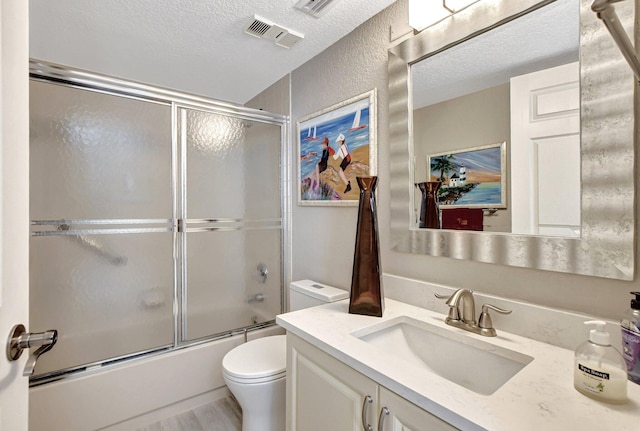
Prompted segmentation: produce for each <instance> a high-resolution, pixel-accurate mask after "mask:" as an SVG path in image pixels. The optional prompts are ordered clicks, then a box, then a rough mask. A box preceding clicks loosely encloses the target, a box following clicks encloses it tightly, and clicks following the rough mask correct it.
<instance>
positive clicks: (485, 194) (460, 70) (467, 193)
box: [410, 0, 581, 237]
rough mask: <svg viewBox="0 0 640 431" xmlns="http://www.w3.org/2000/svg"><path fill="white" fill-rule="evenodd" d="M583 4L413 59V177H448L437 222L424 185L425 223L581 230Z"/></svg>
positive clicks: (538, 13)
mask: <svg viewBox="0 0 640 431" xmlns="http://www.w3.org/2000/svg"><path fill="white" fill-rule="evenodd" d="M578 6H579V5H578V1H577V0H574V1H557V2H554V3H551V4H549V5H547V6H545V7H542V8H540V9H537V10H535V11H532V12H530V13H528V14H526V15H524V16H522V17H520V18H518V19H515V20H512V21H509V22H507V23H505V24H503V25H500V26H499V27H496V28H494V29H492V30H490V31H487V32H486V33H483V34H480V35H478V36H476V37H473V38H471V39H469V40H467V41H465V42H463V43H461V44H459V45H456V46H454V47H452V48H450V49H447V50H445V51H442V52H440V53H438V54H436V55H434V56H432V57H428V58H427V59H424V60H422V61H418V62H416V63H413V64H412V65H411V75H410V76H411V86H412V98H413V135H414V139H413V142H414V179H415V182H416V183H417V184H420V183H422V182H433V181H439V182H440V183H441V185H440V187H439V189H438V194H437V195H438V196H437V197H438V201H439V214H438V215H439V220H436V223H431V224H429V225H427V224H426V223H425V220H424V211H421V206H422V203H423V202H422V201H423V198H424V199H428V195H425V194H424V193H421V191H420V190H419V189H418V187H416V189H415V193H414V196H413V198H414V204H413V208H414V216H415V220H416V221H415V224H416V226H418V227H434V228H442V229H462V230H483V231H491V232H510V233H524V234H532V235H540V234H541V235H553V236H570V237H575V236H580V223H581V221H580V136H579V135H580V106H579V103H580V95H579V82H580V76H579V66H578V59H579V58H578V57H579V54H578V44H579V16H578V14H579V7H578ZM530 100H535V101H536V102H537V103H536V104H535V105H534V104H532V103H529V101H530ZM534 107H535V108H537V109H538V110H539V111H540V112H530V111H531V109H532V108H534ZM529 119H530V120H529ZM531 135H533V136H531ZM494 143H495V144H494ZM500 143H503V144H502V145H500ZM430 168H431V169H430ZM547 171H550V172H554V175H553V176H550V175H544V174H542V175H539V173H541V172H547ZM512 177H513V181H512V180H511V178H512ZM558 184H562V187H558V186H557V185H558ZM558 205H561V207H562V208H563V210H562V211H557V208H558ZM512 214H513V215H514V216H513V217H512ZM421 216H422V218H421ZM512 220H513V222H512Z"/></svg>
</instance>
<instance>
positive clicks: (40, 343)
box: [7, 324, 58, 376]
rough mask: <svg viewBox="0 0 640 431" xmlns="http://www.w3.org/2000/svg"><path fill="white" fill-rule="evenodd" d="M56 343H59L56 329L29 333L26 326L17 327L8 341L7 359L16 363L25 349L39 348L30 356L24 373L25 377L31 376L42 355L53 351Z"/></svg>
mask: <svg viewBox="0 0 640 431" xmlns="http://www.w3.org/2000/svg"><path fill="white" fill-rule="evenodd" d="M56 341H58V331H57V330H55V329H50V330H48V331H45V332H27V330H26V329H25V327H24V325H21V324H20V325H15V326H14V327H13V329H11V332H10V333H9V339H8V340H7V359H8V360H9V361H15V360H17V359H18V358H19V357H20V356H22V352H23V351H24V350H25V349H29V348H31V347H38V348H37V349H36V350H35V351H34V352H33V353H31V354H30V355H29V359H28V360H27V364H26V365H25V367H24V371H23V373H22V375H23V376H30V375H32V374H33V370H34V369H35V367H36V362H37V361H38V358H39V357H40V355H42V354H43V353H45V352H48V351H49V350H51V348H52V347H53V346H54V344H56Z"/></svg>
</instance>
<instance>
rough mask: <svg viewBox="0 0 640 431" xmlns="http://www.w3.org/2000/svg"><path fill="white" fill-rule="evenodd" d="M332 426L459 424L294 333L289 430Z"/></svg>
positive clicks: (395, 428) (440, 428)
mask: <svg viewBox="0 0 640 431" xmlns="http://www.w3.org/2000/svg"><path fill="white" fill-rule="evenodd" d="M363 419H364V420H363ZM379 421H381V422H382V423H379ZM327 430H340V431H350V430H353V431H451V430H456V428H454V427H452V426H451V425H449V424H447V423H446V422H443V421H442V420H440V419H438V418H437V417H435V416H433V415H431V414H430V413H428V412H426V411H425V410H422V409H421V408H419V407H417V406H416V405H414V404H412V403H410V402H409V401H407V400H405V399H403V398H402V397H400V396H398V395H396V394H395V393H393V392H391V391H389V390H388V389H386V388H384V387H382V386H380V385H378V384H377V383H376V382H374V381H373V380H371V379H369V378H368V377H365V376H364V375H362V374H360V373H359V372H357V371H355V370H354V369H352V368H351V367H349V366H348V365H345V364H344V363H342V362H340V361H339V360H337V359H335V358H333V357H331V356H330V355H328V354H326V353H325V352H323V351H321V350H320V349H318V348H316V347H314V346H312V345H311V344H309V343H307V342H306V341H304V340H302V339H301V338H299V337H297V336H295V335H292V334H290V333H289V334H288V335H287V431H327Z"/></svg>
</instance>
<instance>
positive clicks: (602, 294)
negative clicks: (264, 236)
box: [291, 0, 640, 319]
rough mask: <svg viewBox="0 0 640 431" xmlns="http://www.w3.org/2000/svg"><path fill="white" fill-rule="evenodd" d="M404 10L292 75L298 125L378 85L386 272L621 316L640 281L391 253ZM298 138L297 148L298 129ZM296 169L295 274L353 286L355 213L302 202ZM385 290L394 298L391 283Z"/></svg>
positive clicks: (395, 8)
mask: <svg viewBox="0 0 640 431" xmlns="http://www.w3.org/2000/svg"><path fill="white" fill-rule="evenodd" d="M406 8H407V3H406V0H399V1H398V2H397V3H395V4H393V5H392V6H390V7H389V8H387V9H386V10H385V11H383V12H382V13H380V14H378V15H377V16H375V17H374V18H372V19H371V20H369V21H368V22H366V23H365V24H363V25H362V26H360V27H358V28H356V29H355V30H354V31H353V32H352V33H351V34H349V35H348V36H347V37H345V38H343V39H342V40H340V41H339V42H338V43H336V44H335V45H333V46H332V47H330V48H329V49H327V50H326V51H325V52H323V53H322V54H320V55H318V56H317V57H315V58H314V59H313V60H311V61H309V62H307V63H306V64H304V65H303V66H302V67H300V68H298V69H297V70H295V71H294V72H293V73H292V74H291V100H292V105H291V106H292V122H293V124H292V125H293V127H292V129H293V130H295V121H296V120H297V119H299V118H301V117H303V116H305V115H308V114H310V113H312V112H315V111H318V110H320V109H322V108H325V107H327V106H330V105H333V104H335V103H338V102H340V101H342V100H345V99H347V98H349V97H352V96H355V95H357V94H361V93H363V92H365V91H368V90H371V89H372V88H377V89H378V159H379V162H378V172H379V177H380V178H379V182H378V184H379V186H378V187H379V189H378V216H379V220H380V226H381V230H380V238H381V253H382V266H383V270H384V272H385V273H390V274H396V275H401V276H405V277H409V278H416V279H420V280H425V281H430V282H434V283H441V284H446V285H450V286H453V287H467V288H471V289H474V290H477V291H481V292H485V293H489V294H494V295H498V296H504V297H507V298H512V299H520V300H525V301H530V302H532V303H536V304H541V305H547V306H551V307H558V308H564V309H570V310H575V311H580V312H584V313H588V314H592V315H596V316H602V317H606V318H611V319H617V318H619V317H620V313H621V312H622V310H624V309H625V308H627V307H628V305H629V298H630V295H629V291H631V290H640V283H638V282H637V280H636V281H633V282H623V281H615V280H607V279H602V278H595V277H585V276H576V275H571V274H563V273H554V272H547V271H538V270H529V269H523V268H515V267H506V266H500V265H490V264H483V263H475V262H467V261H459V260H454V259H449V258H439V257H429V256H420V255H411V254H402V253H396V252H394V251H392V250H390V245H389V244H390V241H389V238H390V230H389V219H390V211H389V202H390V190H389V146H388V141H389V128H388V95H387V84H388V82H387V48H388V47H389V46H390V43H389V34H390V26H391V25H392V24H393V23H396V22H398V21H401V20H402V19H403V18H404V16H406V15H405V14H406ZM595 31H596V33H598V35H597V36H598V37H602V38H603V39H604V38H607V39H606V40H608V38H610V36H609V35H608V34H606V30H605V29H604V26H601V27H600V28H598V29H596V30H595ZM292 142H293V144H292V145H295V142H296V141H295V134H293V135H292ZM293 169H294V173H293V177H292V178H293V181H292V185H291V193H292V196H293V198H294V203H293V208H292V210H293V232H292V235H293V278H294V279H301V278H311V279H314V280H317V281H320V282H324V283H328V284H332V285H336V286H339V287H343V288H349V286H350V283H351V266H352V262H353V249H354V239H355V231H356V216H357V210H356V208H354V207H348V208H339V207H301V206H298V205H296V204H295V199H296V191H297V189H296V181H297V178H296V173H295V164H294V168H293ZM636 229H637V228H636ZM387 294H388V295H387V296H391V297H393V296H396V293H395V292H393V289H391V288H390V287H388V288H387ZM513 318H517V316H513Z"/></svg>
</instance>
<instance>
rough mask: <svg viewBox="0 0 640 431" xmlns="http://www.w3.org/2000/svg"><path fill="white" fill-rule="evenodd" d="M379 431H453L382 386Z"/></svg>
mask: <svg viewBox="0 0 640 431" xmlns="http://www.w3.org/2000/svg"><path fill="white" fill-rule="evenodd" d="M379 404H380V410H379V412H380V416H379V424H378V431H453V430H457V428H455V427H453V426H451V425H449V424H448V423H446V422H444V421H442V420H441V419H439V418H437V417H435V416H433V415H432V414H430V413H429V412H427V411H425V410H422V409H421V408H420V407H418V406H416V405H415V404H413V403H411V402H409V401H407V400H405V399H404V398H402V397H400V396H398V395H396V394H395V393H393V392H391V391H390V390H388V389H386V388H384V387H382V386H380V402H379Z"/></svg>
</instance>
